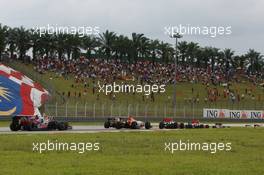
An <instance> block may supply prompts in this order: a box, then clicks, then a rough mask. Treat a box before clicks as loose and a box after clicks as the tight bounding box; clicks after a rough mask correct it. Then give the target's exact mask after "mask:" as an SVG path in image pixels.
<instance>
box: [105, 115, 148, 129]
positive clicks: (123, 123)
mask: <svg viewBox="0 0 264 175" xmlns="http://www.w3.org/2000/svg"><path fill="white" fill-rule="evenodd" d="M104 127H105V128H116V129H122V128H128V129H142V128H145V129H150V128H152V126H151V124H150V122H143V121H139V120H135V119H134V118H133V117H131V116H129V117H128V118H120V117H110V118H108V119H107V121H106V122H105V123H104Z"/></svg>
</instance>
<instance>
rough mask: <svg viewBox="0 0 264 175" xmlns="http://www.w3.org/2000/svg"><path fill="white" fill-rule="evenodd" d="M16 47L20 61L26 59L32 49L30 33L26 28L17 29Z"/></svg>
mask: <svg viewBox="0 0 264 175" xmlns="http://www.w3.org/2000/svg"><path fill="white" fill-rule="evenodd" d="M16 32H17V36H16V37H17V38H16V46H17V49H18V51H19V59H21V60H22V59H24V58H25V55H26V52H27V51H28V50H29V49H30V47H31V45H30V32H29V30H26V29H25V28H24V27H20V28H17V30H16Z"/></svg>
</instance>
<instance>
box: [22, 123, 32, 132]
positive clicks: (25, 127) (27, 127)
mask: <svg viewBox="0 0 264 175" xmlns="http://www.w3.org/2000/svg"><path fill="white" fill-rule="evenodd" d="M32 128H33V127H32V124H31V123H30V124H28V125H26V126H24V130H26V131H32Z"/></svg>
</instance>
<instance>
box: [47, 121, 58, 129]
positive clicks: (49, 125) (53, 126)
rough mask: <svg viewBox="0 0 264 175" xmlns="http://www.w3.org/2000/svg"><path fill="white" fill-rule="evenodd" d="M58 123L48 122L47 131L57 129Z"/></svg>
mask: <svg viewBox="0 0 264 175" xmlns="http://www.w3.org/2000/svg"><path fill="white" fill-rule="evenodd" d="M57 126H58V123H57V122H56V121H50V122H49V123H48V129H57Z"/></svg>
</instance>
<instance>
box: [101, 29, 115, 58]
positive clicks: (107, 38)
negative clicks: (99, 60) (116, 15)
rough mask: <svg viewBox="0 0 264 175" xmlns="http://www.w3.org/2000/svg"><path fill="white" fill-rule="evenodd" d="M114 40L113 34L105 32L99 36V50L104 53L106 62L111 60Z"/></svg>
mask: <svg viewBox="0 0 264 175" xmlns="http://www.w3.org/2000/svg"><path fill="white" fill-rule="evenodd" d="M115 40H116V34H115V33H114V32H109V31H108V30H106V32H104V33H103V34H100V35H99V42H100V44H101V49H102V50H103V51H104V53H105V55H106V58H107V60H108V59H110V58H111V56H112V51H113V45H114V42H115Z"/></svg>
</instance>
